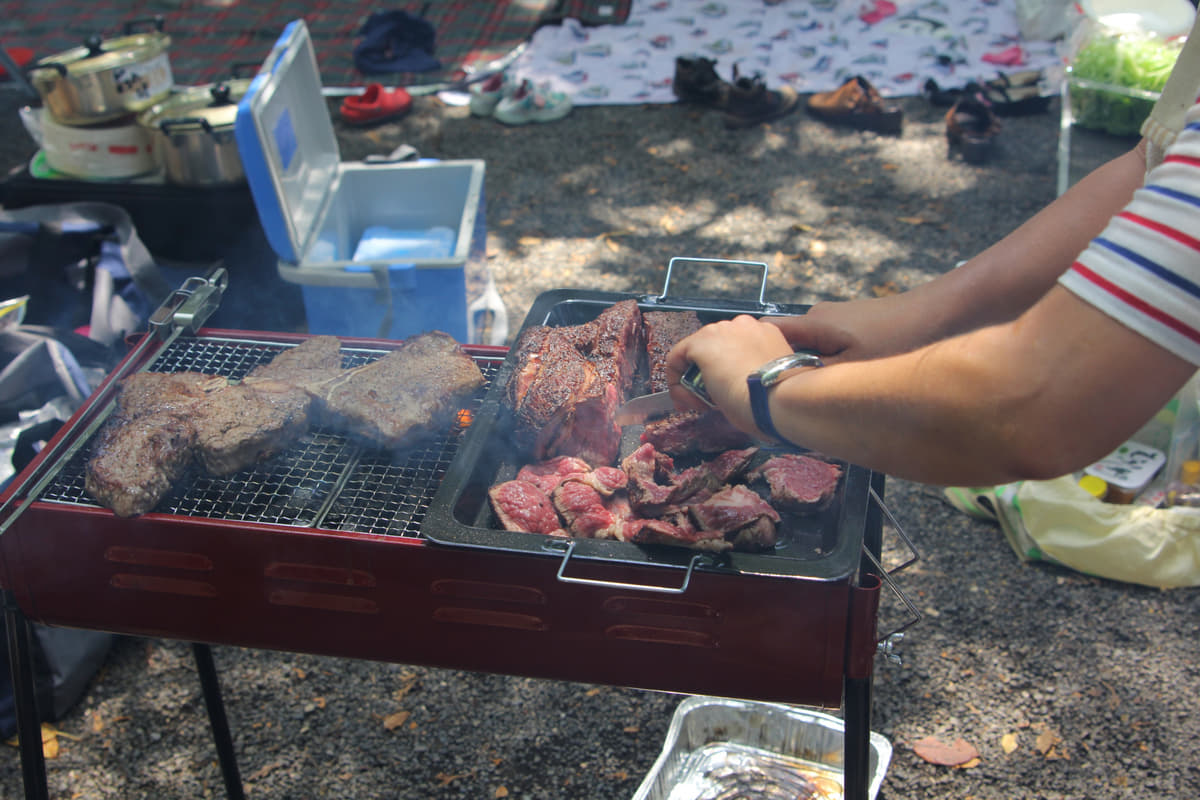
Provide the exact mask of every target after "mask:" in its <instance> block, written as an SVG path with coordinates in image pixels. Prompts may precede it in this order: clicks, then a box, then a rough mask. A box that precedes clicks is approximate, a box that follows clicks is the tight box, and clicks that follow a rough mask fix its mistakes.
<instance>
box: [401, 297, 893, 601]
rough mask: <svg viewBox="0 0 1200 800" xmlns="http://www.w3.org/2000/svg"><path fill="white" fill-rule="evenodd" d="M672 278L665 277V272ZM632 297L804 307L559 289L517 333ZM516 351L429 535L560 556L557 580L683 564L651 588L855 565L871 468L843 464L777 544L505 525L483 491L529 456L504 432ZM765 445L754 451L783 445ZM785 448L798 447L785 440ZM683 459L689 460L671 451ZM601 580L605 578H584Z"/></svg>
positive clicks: (827, 572)
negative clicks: (709, 577) (616, 567)
mask: <svg viewBox="0 0 1200 800" xmlns="http://www.w3.org/2000/svg"><path fill="white" fill-rule="evenodd" d="M668 281H669V278H668ZM631 298H633V299H636V300H637V301H638V305H639V307H640V308H641V309H642V311H695V312H697V314H698V315H699V316H700V319H701V320H702V321H703V322H713V321H717V320H719V319H728V318H731V317H733V316H736V315H737V314H752V315H755V316H766V315H794V314H802V313H804V312H805V311H806V310H807V306H799V305H769V304H765V303H762V302H761V301H760V302H759V303H757V304H755V303H749V302H744V301H727V300H702V299H695V298H670V297H668V296H666V295H665V293H664V294H663V295H636V294H627V293H619V292H600V291H586V290H568V289H558V290H552V291H548V292H545V293H543V294H541V295H539V296H538V297H537V299H536V300H535V301H534V303H533V306H532V307H531V309H530V311H529V314H528V315H527V316H526V318H525V321H524V323H523V324H522V327H521V330H520V331H519V332H518V334H517V336H518V339H519V337H520V335H521V334H523V333H524V332H525V330H527V329H528V328H530V327H532V326H538V325H551V326H568V325H578V324H582V323H585V322H588V321H590V320H592V319H595V318H596V317H597V316H598V315H599V314H600V313H601V312H602V311H603V310H604V309H606V308H608V307H609V306H611V305H613V304H615V303H617V302H619V301H622V300H628V299H631ZM515 366H516V364H515V352H514V351H510V353H509V355H508V357H507V358H506V359H505V361H504V364H503V365H502V366H501V367H500V369H499V370H498V371H497V373H496V375H495V376H494V377H493V379H492V382H491V385H490V387H489V389H488V391H487V394H486V395H485V397H484V399H483V403H482V405H481V407H480V409H479V413H478V415H477V417H476V421H475V423H474V424H473V425H472V427H471V429H470V430H469V431H467V434H466V435H465V436H464V439H463V442H462V445H461V447H460V448H459V451H458V453H457V454H456V456H455V458H454V460H453V461H452V462H451V464H450V468H449V470H448V471H447V472H446V475H445V478H444V479H443V481H442V485H441V487H440V489H439V490H438V493H437V495H436V496H435V498H434V501H433V505H432V506H431V508H430V512H429V516H428V518H427V521H426V526H425V529H424V532H425V536H426V538H428V539H429V540H431V541H433V542H437V543H439V544H445V545H453V546H460V547H472V548H484V549H494V550H503V551H509V552H513V551H515V552H522V553H530V554H539V555H543V556H551V557H556V558H559V559H561V560H562V566H561V567H560V570H559V578H560V579H561V580H571V578H569V577H568V576H567V575H566V572H567V571H568V569H569V567H568V562H569V561H570V560H571V559H583V560H598V561H609V562H620V563H636V564H651V565H662V566H665V567H674V568H679V569H683V570H686V573H685V575H684V577H683V578H682V579H681V580H682V588H679V589H673V588H671V587H673V586H675V585H677V584H678V583H679V581H675V582H674V583H670V581H669V580H668V581H665V583H668V584H670V586H664V587H645V586H643V587H641V588H646V589H653V590H657V591H671V590H674V591H683V590H684V589H686V586H687V581H688V580H689V578H690V575H691V572H692V570H694V569H700V570H716V571H722V572H728V571H732V572H737V573H744V574H758V575H772V576H787V577H796V578H812V579H818V580H843V579H846V578H847V577H848V576H850V575H852V574H853V573H854V572H855V570H856V569H857V567H858V565H859V558H860V552H861V548H862V542H863V532H864V530H865V528H866V520H867V513H868V510H869V508H868V506H869V503H870V485H871V473H870V471H868V470H866V469H863V468H861V467H857V466H855V465H846V464H843V465H842V466H843V477H842V479H841V482H840V485H839V487H838V490H837V493H836V495H835V497H834V498H833V501H832V502H831V503H830V504H829V505H828V507H827V508H826V509H825V510H824V511H822V512H820V513H817V514H809V515H801V514H786V515H782V516H783V517H784V519H783V522H782V524H781V525H780V526H779V538H780V544H779V545H778V546H777V548H776V550H775V551H774V552H770V553H743V552H732V553H721V554H712V553H697V552H696V551H694V550H690V549H688V548H683V547H671V546H668V545H656V546H647V545H637V544H633V543H629V542H619V541H613V540H594V539H571V540H564V539H561V538H558V537H549V536H543V535H541V534H531V533H522V532H519V531H506V530H503V529H501V526H500V524H499V522H498V521H497V520H496V518H495V515H494V514H493V512H492V510H491V507H490V503H489V501H488V497H487V491H488V489H489V488H490V487H491V486H493V485H495V484H496V483H499V482H502V481H504V480H509V479H511V478H512V477H515V475H516V472H517V470H518V469H520V467H521V466H522V465H523V464H524V463H525V460H524V459H523V458H522V457H521V456H520V455H519V453H520V450H519V448H517V447H516V446H515V445H514V444H512V443H511V442H510V440H509V437H508V435H507V433H506V431H508V430H511V424H510V416H511V412H510V411H509V410H508V408H507V403H506V402H505V400H504V394H505V385H506V384H507V382H508V379H509V377H510V376H511V375H512V372H513V370H514V369H515ZM639 432H640V431H639V430H638V429H636V428H627V429H626V431H625V436H624V440H623V442H622V447H621V455H622V457H623V456H624V455H626V454H627V453H628V452H630V451H632V450H633V449H634V448H635V447H636V446H637V444H638V442H637V435H638V433H639ZM783 450H784V449H783V448H764V450H763V451H762V452H761V453H760V458H759V460H762V459H765V457H767V456H768V455H771V454H773V453H775V452H781V451H783ZM789 451H790V452H796V450H795V448H790V449H789ZM676 463H677V465H678V466H680V467H686V466H688V463H689V462H687V461H686V460H683V459H677V460H676ZM579 582H583V583H602V584H607V583H608V582H607V581H602V580H582V581H579Z"/></svg>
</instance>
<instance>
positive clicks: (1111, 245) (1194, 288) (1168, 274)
mask: <svg viewBox="0 0 1200 800" xmlns="http://www.w3.org/2000/svg"><path fill="white" fill-rule="evenodd" d="M1092 244H1094V245H1098V246H1100V247H1103V248H1105V249H1107V250H1111V251H1112V252H1114V253H1116V254H1117V255H1119V256H1121V257H1123V258H1125V259H1127V260H1129V261H1132V262H1133V263H1134V264H1137V265H1138V266H1139V267H1141V268H1142V269H1144V270H1146V271H1147V272H1149V273H1151V274H1153V275H1156V276H1157V277H1158V278H1160V279H1161V280H1163V281H1166V282H1167V283H1169V284H1171V285H1172V286H1175V287H1177V288H1179V289H1182V290H1183V291H1185V292H1187V293H1188V294H1190V295H1192V296H1193V297H1197V298H1200V285H1197V284H1195V283H1193V282H1192V281H1189V280H1188V279H1187V278H1184V277H1183V276H1182V275H1180V274H1179V273H1177V272H1172V271H1171V270H1169V269H1167V268H1165V267H1164V266H1163V265H1162V264H1159V263H1158V262H1156V261H1151V260H1150V259H1148V258H1146V257H1145V256H1143V255H1141V254H1140V253H1135V252H1134V251H1132V250H1130V249H1129V248H1128V247H1124V246H1122V245H1119V244H1117V243H1116V242H1114V241H1112V240H1111V239H1106V238H1105V237H1103V236H1097V237H1096V238H1095V239H1093V240H1092Z"/></svg>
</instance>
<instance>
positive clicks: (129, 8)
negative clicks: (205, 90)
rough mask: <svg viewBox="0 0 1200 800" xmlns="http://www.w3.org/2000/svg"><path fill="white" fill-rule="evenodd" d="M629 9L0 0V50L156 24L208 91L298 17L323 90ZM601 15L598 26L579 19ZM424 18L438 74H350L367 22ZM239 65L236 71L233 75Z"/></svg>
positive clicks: (452, 63)
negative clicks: (399, 15) (570, 18)
mask: <svg viewBox="0 0 1200 800" xmlns="http://www.w3.org/2000/svg"><path fill="white" fill-rule="evenodd" d="M629 2H630V0H624V2H609V3H604V4H602V5H596V4H594V3H588V2H582V1H581V0H574V2H561V1H560V0H453V2H451V1H450V0H443V2H429V3H415V2H414V3H399V4H396V5H385V6H380V5H379V4H376V3H370V2H366V1H365V0H124V1H123V2H97V0H0V42H2V43H3V45H4V46H5V47H7V48H13V47H17V46H20V47H27V48H30V49H31V50H33V53H34V57H35V58H44V57H46V56H52V55H56V54H58V53H62V52H64V51H66V50H69V49H71V48H74V47H77V46H79V45H80V44H81V43H82V42H83V41H84V39H86V38H87V37H88V36H92V35H100V36H101V37H102V38H105V39H107V38H112V37H114V36H119V35H121V33H122V32H123V31H124V30H125V26H126V25H130V24H132V25H133V26H134V30H138V31H145V30H152V29H153V28H154V25H153V19H154V18H155V17H157V16H161V17H162V19H163V30H164V31H166V32H167V33H168V34H170V36H171V47H170V50H169V56H170V62H171V71H172V73H173V75H174V77H175V82H176V83H177V84H180V85H187V86H190V85H197V84H203V83H211V82H214V81H217V80H221V79H225V78H229V77H232V76H234V75H235V70H236V71H238V72H237V73H236V74H240V76H241V77H251V76H253V74H254V70H253V69H251V68H250V67H249V65H258V64H261V63H262V60H263V59H264V58H265V57H266V55H267V53H268V52H269V51H270V49H271V46H272V45H273V44H274V43H275V40H276V39H277V38H278V37H279V34H280V33H281V32H282V31H283V29H284V27H285V26H286V25H287V23H288V22H291V21H292V20H294V19H298V18H301V17H303V18H304V20H305V23H306V24H307V25H308V29H309V33H310V35H311V37H312V42H313V47H314V49H315V50H316V54H317V62H318V64H319V66H320V69H321V79H322V82H323V83H324V85H325V86H326V87H336V86H361V85H363V84H364V83H367V82H368V81H378V82H380V83H384V84H389V85H411V84H420V83H437V82H440V81H443V80H446V79H449V78H452V77H453V75H454V72H455V71H456V70H457V69H460V68H461V67H462V66H464V65H466V64H471V63H474V62H479V63H483V62H487V61H491V60H493V59H495V58H498V57H500V56H502V55H504V54H505V53H508V52H509V51H511V50H512V49H513V48H514V47H516V46H517V45H518V44H520V43H521V42H523V41H526V40H528V39H529V38H530V36H531V35H532V34H533V32H534V31H535V30H536V29H537V28H538V27H539V26H540V25H542V24H544V23H547V22H552V21H556V20H557V19H560V18H562V17H563V16H564V15H569V14H573V15H575V17H576V18H582V20H583V21H585V22H594V23H600V22H621V21H623V19H624V16H625V15H627V13H628V8H629ZM595 9H603V10H604V12H605V13H606V14H607V16H606V17H605V18H603V19H594V20H591V19H588V15H589V14H594V13H596V12H595ZM383 11H406V12H408V13H409V14H411V15H413V16H419V15H421V14H422V12H423V13H424V19H425V20H427V21H428V22H429V23H431V24H432V25H433V27H434V30H435V32H436V49H435V52H434V55H435V56H436V58H437V59H438V61H440V62H441V65H442V67H441V69H437V70H430V71H426V72H420V73H408V74H405V73H394V74H391V75H371V76H365V75H363V74H362V73H361V72H359V71H358V69H357V68H356V67H355V64H354V46H355V44H356V43H357V41H358V39H359V36H358V34H359V31H360V30H361V28H362V24H363V22H364V21H366V19H367V18H368V17H369V16H370V15H371V14H373V13H378V12H383ZM243 65H246V66H244V67H243Z"/></svg>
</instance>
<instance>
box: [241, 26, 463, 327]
mask: <svg viewBox="0 0 1200 800" xmlns="http://www.w3.org/2000/svg"><path fill="white" fill-rule="evenodd" d="M234 130H235V135H236V137H237V143H238V152H239V154H240V156H241V159H242V164H243V167H244V169H245V171H246V179H247V182H248V183H249V186H250V191H251V194H252V195H253V197H254V203H255V206H256V207H257V209H258V214H259V219H260V221H261V223H262V226H263V230H264V232H265V233H266V236H267V240H268V241H269V242H270V243H271V246H272V247H273V248H274V250H275V252H276V254H277V255H278V256H279V274H280V276H281V277H282V278H283V279H284V280H287V281H289V282H292V283H297V284H300V286H301V288H302V291H303V296H304V306H305V315H306V318H307V321H308V330H309V333H314V334H318V333H324V334H334V335H341V336H368V337H382V338H388V339H402V338H405V337H406V336H409V335H412V334H417V333H421V332H423V331H427V330H441V331H445V332H446V333H449V334H450V335H451V336H454V337H455V338H456V339H458V340H459V341H461V342H466V341H467V306H466V280H465V273H464V268H465V264H466V262H467V259H468V257H469V255H470V253H471V245H472V237H473V236H476V237H478V236H482V235H483V234H484V231H483V230H482V228H483V226H482V222H483V220H482V219H481V218H480V219H478V220H477V216H478V215H479V214H480V213H481V212H480V201H481V197H482V194H483V177H484V162H483V161H482V160H478V159H463V160H454V161H418V162H398V163H396V162H383V163H377V162H362V161H351V162H343V161H342V160H341V155H340V153H339V150H338V143H337V137H336V136H335V134H334V131H333V123H332V121H331V120H330V117H329V110H328V108H327V106H326V104H325V99H324V96H323V95H322V91H321V76H320V72H319V70H318V67H317V60H316V55H315V53H314V52H313V48H312V41H311V39H310V38H309V33H308V27H307V26H306V25H305V23H304V20H302V19H298V20H295V21H293V22H291V23H289V24H288V26H287V27H286V28H285V29H284V31H283V33H282V34H281V35H280V37H279V39H278V41H276V43H275V46H274V47H273V48H272V49H271V52H270V54H268V56H267V58H266V60H265V61H264V62H263V65H262V68H261V69H260V71H259V73H258V75H257V76H256V77H255V78H254V80H253V81H252V82H251V84H250V88H249V89H248V90H247V92H246V94H245V96H244V97H243V98H242V100H241V102H240V103H239V104H238V113H237V120H236V122H235V128H234ZM477 221H478V223H480V224H478V225H477ZM447 231H449V234H447Z"/></svg>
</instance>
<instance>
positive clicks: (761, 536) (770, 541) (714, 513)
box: [688, 486, 779, 550]
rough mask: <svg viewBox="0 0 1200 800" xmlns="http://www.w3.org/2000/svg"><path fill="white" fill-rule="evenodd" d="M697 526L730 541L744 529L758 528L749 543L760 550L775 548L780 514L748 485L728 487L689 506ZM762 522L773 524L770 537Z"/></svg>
mask: <svg viewBox="0 0 1200 800" xmlns="http://www.w3.org/2000/svg"><path fill="white" fill-rule="evenodd" d="M688 509H689V511H690V513H691V515H692V520H693V521H694V522H695V523H696V527H697V528H699V529H700V530H706V531H720V532H721V533H723V534H725V536H726V537H727V538H728V537H729V535H730V534H735V536H734V537H733V539H734V540H735V541H736V534H737V532H738V531H741V530H742V529H744V528H747V527H750V526H759V527H760V528H761V530H759V531H757V532H755V534H754V535H753V536H752V537H751V538H750V541H749V542H747V544H751V543H752V544H755V545H756V546H757V547H758V549H763V550H765V549H769V547H774V546H775V525H776V524H777V523H778V522H779V513H778V512H777V511H776V510H775V509H774V508H772V507H771V505H770V504H769V503H768V502H767V501H766V500H763V499H762V498H761V497H759V496H758V494H756V493H755V492H754V491H752V490H751V489H747V488H746V487H745V486H729V487H726V488H725V489H722V490H721V491H719V492H717V493H716V494H714V495H713V496H712V497H710V498H709V499H708V500H705V501H704V502H702V503H696V504H694V505H691V506H689V507H688ZM762 520H766V522H768V523H770V528H769V534H768V533H767V528H766V526H765V525H764V524H763V522H762Z"/></svg>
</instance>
